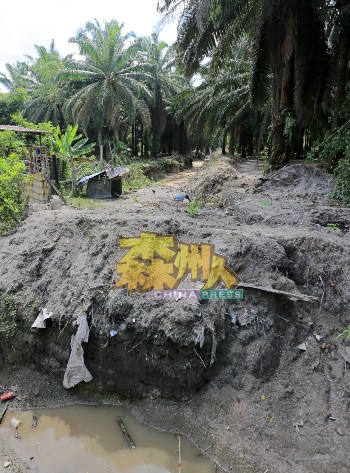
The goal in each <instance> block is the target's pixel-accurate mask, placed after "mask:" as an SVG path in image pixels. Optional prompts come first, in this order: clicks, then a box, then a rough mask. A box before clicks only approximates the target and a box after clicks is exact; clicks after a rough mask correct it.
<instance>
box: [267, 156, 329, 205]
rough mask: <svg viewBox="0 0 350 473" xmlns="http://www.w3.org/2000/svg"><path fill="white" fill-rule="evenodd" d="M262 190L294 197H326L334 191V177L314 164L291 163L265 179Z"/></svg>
mask: <svg viewBox="0 0 350 473" xmlns="http://www.w3.org/2000/svg"><path fill="white" fill-rule="evenodd" d="M263 190H264V192H266V193H269V194H283V195H290V196H295V197H315V198H319V197H328V196H329V194H331V193H332V192H333V191H334V179H333V177H332V176H331V175H330V174H328V173H326V172H324V171H321V170H320V169H318V168H315V167H314V166H311V165H308V164H293V165H291V166H287V167H285V168H284V169H283V170H282V171H281V172H279V173H278V174H276V175H275V176H274V177H272V178H271V179H270V180H269V181H267V182H266V184H265V185H264V186H263Z"/></svg>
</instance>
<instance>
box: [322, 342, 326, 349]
mask: <svg viewBox="0 0 350 473" xmlns="http://www.w3.org/2000/svg"><path fill="white" fill-rule="evenodd" d="M326 346H327V344H326V342H325V341H323V342H322V343H321V349H322V350H324V349H325V348H326Z"/></svg>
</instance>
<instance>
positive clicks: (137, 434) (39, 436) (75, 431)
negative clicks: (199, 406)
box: [1, 405, 218, 473]
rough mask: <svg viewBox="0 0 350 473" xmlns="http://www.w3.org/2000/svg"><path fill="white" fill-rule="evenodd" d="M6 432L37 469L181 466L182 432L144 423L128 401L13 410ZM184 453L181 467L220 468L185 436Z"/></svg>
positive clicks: (168, 470)
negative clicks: (179, 434) (131, 445)
mask: <svg viewBox="0 0 350 473" xmlns="http://www.w3.org/2000/svg"><path fill="white" fill-rule="evenodd" d="M33 415H34V416H35V417H36V419H37V426H36V427H35V428H33V427H32V422H33ZM117 417H120V418H122V420H123V422H124V424H125V426H126V427H127V430H128V432H129V434H130V435H131V437H132V439H133V440H134V442H135V444H136V448H135V449H134V450H130V448H129V446H128V445H127V443H126V442H125V440H124V438H123V434H122V432H121V430H120V428H119V426H118V424H117V422H116V418H117ZM12 418H16V419H18V420H20V421H21V422H22V425H21V426H20V427H19V428H18V429H17V430H15V429H14V428H13V427H11V426H10V421H11V419H12ZM1 433H2V436H3V438H4V440H5V441H6V442H7V444H8V445H9V446H10V447H12V448H13V449H14V450H15V451H16V453H18V455H19V457H20V458H21V459H22V461H24V462H25V463H26V464H27V465H28V466H29V468H30V471H35V472H38V473H82V472H84V473H105V472H106V473H107V472H108V473H121V472H123V473H172V472H177V471H178V468H179V458H178V437H177V435H174V434H170V433H164V432H161V431H158V430H155V429H153V428H151V427H148V426H146V425H144V424H142V423H140V422H139V421H138V420H137V419H136V418H135V417H134V416H133V415H132V414H131V413H130V412H129V411H128V410H127V409H126V408H124V407H116V406H83V405H74V406H68V407H60V408H54V409H37V410H35V411H22V412H20V411H19V412H17V411H16V412H9V413H7V414H6V416H5V418H4V420H3V422H2V428H1ZM17 437H20V438H17ZM181 456H182V473H186V472H188V473H214V472H216V471H218V470H217V469H216V466H215V465H214V464H213V463H212V462H211V461H210V460H208V459H207V458H206V457H205V456H203V454H201V452H200V451H199V450H197V449H196V448H195V447H194V446H193V444H192V443H190V442H189V441H188V440H187V439H186V438H184V437H181Z"/></svg>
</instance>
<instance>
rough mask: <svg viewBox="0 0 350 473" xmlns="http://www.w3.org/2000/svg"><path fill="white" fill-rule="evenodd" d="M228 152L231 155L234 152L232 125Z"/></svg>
mask: <svg viewBox="0 0 350 473" xmlns="http://www.w3.org/2000/svg"><path fill="white" fill-rule="evenodd" d="M228 152H229V154H230V155H231V156H233V155H234V154H235V127H234V126H233V125H232V126H231V129H230V143H229V148H228Z"/></svg>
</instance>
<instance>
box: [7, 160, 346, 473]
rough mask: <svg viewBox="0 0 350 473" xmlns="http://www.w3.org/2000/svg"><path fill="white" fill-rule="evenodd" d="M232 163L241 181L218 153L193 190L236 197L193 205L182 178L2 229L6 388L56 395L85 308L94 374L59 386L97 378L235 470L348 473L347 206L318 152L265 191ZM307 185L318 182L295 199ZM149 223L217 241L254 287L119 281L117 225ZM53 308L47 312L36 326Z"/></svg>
mask: <svg viewBox="0 0 350 473" xmlns="http://www.w3.org/2000/svg"><path fill="white" fill-rule="evenodd" d="M236 166H237V170H238V171H239V175H240V177H239V178H238V179H236V171H235V169H234V168H232V166H230V165H228V164H227V163H225V162H221V161H219V164H218V166H217V167H215V166H207V167H206V168H204V169H203V170H201V171H200V172H199V174H198V175H197V176H196V177H195V178H194V179H192V180H191V182H190V183H189V187H190V188H191V189H192V190H193V193H194V194H195V193H196V192H198V195H199V194H201V193H203V192H207V193H209V194H210V193H211V195H214V194H216V193H218V192H220V196H219V198H221V199H223V197H225V195H226V194H227V199H229V200H228V204H229V205H228V204H225V202H224V203H223V204H224V207H225V208H223V209H222V208H221V207H219V206H217V207H215V208H213V206H210V207H208V206H205V207H203V208H201V209H200V210H199V212H198V217H197V218H191V216H189V215H188V214H187V213H186V209H185V208H183V207H181V206H178V205H177V203H175V202H174V198H173V197H174V193H175V191H174V190H173V189H169V188H167V187H166V186H164V188H163V187H161V186H154V187H153V188H147V189H144V190H143V191H142V192H141V191H140V192H137V193H135V194H133V195H130V196H126V197H125V200H120V201H113V203H110V204H109V205H110V207H108V208H105V209H102V208H99V209H95V210H93V211H88V210H74V209H71V208H67V207H64V208H63V209H61V210H60V211H57V212H56V211H55V212H48V211H42V212H37V213H34V214H33V215H32V216H31V217H30V218H29V219H28V220H26V221H25V222H24V223H23V224H22V226H21V227H20V228H19V229H18V230H17V231H16V232H15V233H13V234H12V235H8V236H6V237H2V238H1V239H0V257H1V271H0V374H1V380H0V392H7V391H9V390H11V389H12V388H11V386H13V385H19V386H20V388H22V392H23V391H24V393H25V394H28V391H29V394H28V395H27V399H28V402H30V403H33V402H36V403H37V404H38V405H39V404H40V403H41V402H44V400H45V399H46V396H47V393H49V395H50V396H53V397H54V398H55V397H56V396H58V397H59V396H61V394H60V392H61V390H62V391H63V387H62V380H63V375H64V371H65V368H66V365H67V361H68V359H69V353H70V342H71V336H72V335H74V334H75V333H76V326H74V325H73V323H72V322H74V320H75V319H76V318H77V317H78V316H79V315H80V314H81V313H84V314H86V316H87V321H88V323H89V327H90V337H89V341H88V343H87V344H83V347H84V352H85V364H86V366H87V368H88V369H89V371H90V372H91V374H92V375H93V377H94V379H93V380H92V381H91V382H90V383H88V384H85V383H81V384H80V385H79V386H77V387H76V388H74V389H73V390H69V391H64V393H65V394H64V396H65V397H64V400H66V399H68V398H69V399H74V400H75V399H77V398H78V396H79V395H80V394H79V393H84V396H88V393H90V392H94V393H97V392H100V393H101V391H102V392H103V396H104V395H105V392H112V393H118V394H124V395H127V396H128V397H129V399H130V398H134V399H135V401H134V402H135V404H137V405H141V407H142V406H143V409H144V410H146V411H147V406H149V407H150V409H149V417H148V421H149V422H150V421H154V424H155V425H157V426H158V427H161V428H164V429H169V427H170V428H171V429H174V430H175V431H176V432H184V433H185V434H186V435H188V436H189V437H191V438H192V439H194V441H195V443H196V444H197V445H200V447H201V448H202V449H203V450H205V451H206V452H207V453H208V454H209V455H210V456H211V457H212V458H215V459H216V460H218V462H219V463H221V464H223V465H224V466H225V468H226V471H233V470H234V471H236V472H237V473H247V472H251V471H256V472H257V471H267V470H268V471H278V472H280V473H289V472H290V471H295V472H298V473H299V472H300V473H316V472H317V473H328V472H329V471H337V472H339V473H343V472H344V473H345V472H346V471H348V470H349V468H348V466H349V456H348V438H347V436H346V432H347V431H348V429H349V402H350V401H349V400H350V391H349V386H350V378H349V377H350V370H349V369H346V366H344V363H345V362H346V363H347V364H349V363H350V361H349V360H350V358H348V354H347V351H344V350H345V348H346V349H347V348H348V346H345V345H344V344H343V342H339V341H337V340H336V336H337V335H338V334H339V333H340V332H341V331H342V330H344V328H345V327H346V326H347V325H348V324H349V316H348V307H349V304H350V293H349V289H348V281H349V279H350V239H349V233H348V228H349V225H348V222H349V214H348V211H344V210H343V209H339V208H334V209H333V208H331V207H330V206H329V205H324V204H323V203H321V204H319V203H318V201H319V198H318V196H321V197H322V196H326V195H327V194H326V188H327V186H331V182H330V181H329V176H327V175H325V174H324V173H322V172H321V171H318V170H315V169H314V168H312V167H310V166H303V165H297V166H290V167H289V168H287V169H284V170H283V171H282V172H281V173H280V176H278V175H277V176H276V177H275V178H274V179H273V180H272V182H270V183H268V184H266V186H265V187H266V188H268V191H267V192H266V195H267V198H265V197H264V195H263V194H264V190H263V191H262V192H261V193H254V192H253V189H254V186H255V181H256V180H257V179H255V174H254V179H253V180H251V179H250V178H249V176H250V168H251V167H253V166H255V164H254V163H243V164H242V163H237V165H236ZM243 166H245V167H243ZM255 169H258V168H257V167H256V168H255ZM259 176H261V174H260V175H259ZM311 176H314V177H313V178H312V179H313V180H315V182H314V183H312V182H309V181H310V179H311ZM308 182H309V183H308ZM242 184H244V187H240V185H242ZM305 189H307V191H308V193H310V192H319V194H313V195H316V197H314V198H309V199H307V198H304V197H300V198H299V199H298V198H296V197H295V194H294V193H295V191H297V192H302V191H303V190H305ZM286 191H287V192H286ZM322 192H323V194H322ZM327 192H328V191H327ZM285 193H286V194H288V193H289V194H290V196H288V195H285ZM329 224H331V227H330V226H329ZM140 230H142V231H146V232H154V233H160V234H163V235H168V234H172V235H177V236H178V237H179V239H180V240H181V241H182V242H185V243H191V242H192V243H197V244H199V243H201V242H205V243H211V244H215V250H216V252H217V253H218V254H220V255H223V256H226V257H227V258H228V263H229V265H230V267H231V268H232V269H233V270H234V271H235V272H236V273H237V274H238V275H239V276H240V277H241V278H242V280H243V282H244V283H246V284H247V285H249V284H250V286H252V285H253V286H255V288H254V287H253V288H252V287H251V288H250V289H248V288H247V286H246V287H245V289H244V299H243V300H242V301H230V300H227V301H197V300H196V301H186V300H178V301H169V300H156V299H154V298H153V297H152V295H151V294H131V295H128V294H127V292H126V290H124V289H121V290H119V291H111V290H110V288H111V286H112V285H113V284H114V283H115V281H116V278H117V275H116V271H115V263H116V262H117V261H119V260H120V258H121V257H122V256H123V255H124V253H125V250H122V249H121V248H120V247H119V246H118V239H119V238H121V237H136V236H138V235H139V232H140ZM257 286H258V287H260V288H261V287H262V286H263V289H264V290H261V289H258V288H257ZM269 289H274V290H275V291H286V292H289V293H294V294H298V293H301V294H304V295H305V294H308V295H309V296H314V297H316V298H318V301H317V302H310V303H309V302H303V301H299V302H295V301H291V300H289V299H288V298H286V297H283V296H281V295H277V294H276V292H271V291H269ZM43 307H46V308H47V309H48V310H49V311H52V312H53V314H54V315H53V323H52V324H51V325H50V326H48V327H47V328H46V329H43V330H41V331H35V332H33V331H31V330H30V327H31V324H32V323H33V322H34V320H35V318H36V316H37V315H38V313H39V310H40V309H41V308H43ZM300 347H302V348H300ZM23 369H28V370H29V369H32V370H33V372H34V373H36V375H35V376H34V377H33V376H29V375H27V376H24V375H23V374H22V371H21V370H23ZM45 372H46V373H48V374H47V380H46V381H45V383H47V384H43V380H42V378H43V376H45V375H42V374H43V373H45ZM39 373H40V374H39ZM51 381H52V382H51ZM50 384H52V385H53V386H56V388H52V387H51V386H50ZM48 385H49V387H47V386H48ZM10 388H11V389H10ZM20 388H19V389H20ZM54 389H57V394H55V393H54V394H53V391H54ZM41 393H43V394H41ZM315 393H317V395H315ZM73 396H74V397H73ZM75 396H76V397H75ZM140 396H144V399H143V400H142V401H140V399H139V397H140ZM161 396H164V398H163V399H162V398H161ZM168 396H171V397H172V398H177V399H180V400H182V401H183V400H186V401H188V402H178V401H175V400H173V399H172V400H171V401H170V400H169V399H166V398H167V397H168ZM33 400H34V401H33ZM16 402H17V401H16ZM140 402H141V404H140ZM28 407H30V406H28ZM208 426H210V428H209V429H208ZM305 439H307V441H305ZM334 445H336V449H334ZM0 458H1V456H0Z"/></svg>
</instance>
